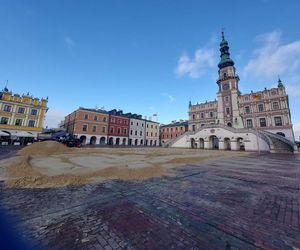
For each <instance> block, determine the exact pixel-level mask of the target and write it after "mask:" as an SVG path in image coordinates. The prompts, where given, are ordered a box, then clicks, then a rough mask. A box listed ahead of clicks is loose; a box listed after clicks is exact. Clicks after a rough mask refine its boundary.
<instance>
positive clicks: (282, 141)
mask: <svg viewBox="0 0 300 250" xmlns="http://www.w3.org/2000/svg"><path fill="white" fill-rule="evenodd" d="M259 133H261V134H263V135H265V137H266V138H267V139H268V141H269V145H270V149H271V152H272V153H297V152H298V147H297V145H296V143H295V142H292V141H290V140H288V139H286V138H285V137H283V136H281V135H278V134H273V133H271V132H268V131H259Z"/></svg>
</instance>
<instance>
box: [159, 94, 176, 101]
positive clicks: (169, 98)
mask: <svg viewBox="0 0 300 250" xmlns="http://www.w3.org/2000/svg"><path fill="white" fill-rule="evenodd" d="M161 95H162V96H164V97H166V98H167V99H168V101H169V102H174V101H175V97H174V96H172V95H170V94H168V93H162V94H161Z"/></svg>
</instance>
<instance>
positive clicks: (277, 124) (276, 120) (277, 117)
mask: <svg viewBox="0 0 300 250" xmlns="http://www.w3.org/2000/svg"><path fill="white" fill-rule="evenodd" d="M274 121H275V126H282V120H281V117H280V116H275V117H274Z"/></svg>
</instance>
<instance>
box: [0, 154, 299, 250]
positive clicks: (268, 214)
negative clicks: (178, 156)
mask: <svg viewBox="0 0 300 250" xmlns="http://www.w3.org/2000/svg"><path fill="white" fill-rule="evenodd" d="M175 171H176V176H174V177H166V178H154V179H150V180H147V181H118V180H114V181H108V182H106V183H99V184H89V185H83V186H73V187H61V188H35V189H22V188H15V189H6V188H4V185H3V183H2V184H1V196H0V208H6V209H8V211H9V214H10V215H12V216H13V223H14V224H13V225H14V228H15V229H16V231H17V232H18V233H19V234H20V235H22V237H24V238H25V239H27V240H29V242H31V244H32V245H33V246H38V247H39V248H42V249H299V248H300V212H299V208H300V206H299V202H300V197H299V189H300V182H299V176H300V156H297V155H275V154H266V155H259V156H257V155H250V156H241V157H232V158H226V159H219V160H213V161H208V162H204V163H201V164H199V165H189V166H184V167H180V168H176V170H175Z"/></svg>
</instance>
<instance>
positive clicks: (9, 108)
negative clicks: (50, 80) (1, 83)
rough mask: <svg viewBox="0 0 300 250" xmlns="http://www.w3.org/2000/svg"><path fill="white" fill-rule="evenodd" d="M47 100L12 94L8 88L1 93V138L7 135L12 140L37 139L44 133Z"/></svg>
mask: <svg viewBox="0 0 300 250" xmlns="http://www.w3.org/2000/svg"><path fill="white" fill-rule="evenodd" d="M47 103H48V98H47V99H44V98H42V99H38V98H33V97H32V96H29V93H28V94H27V95H22V96H20V95H18V94H14V95H13V94H12V93H11V92H9V91H8V89H7V88H4V89H3V90H2V91H1V92H0V136H2V137H3V136H5V135H6V134H7V135H8V136H9V137H10V138H11V139H12V140H20V139H21V138H37V134H38V133H39V132H41V131H42V128H43V122H44V117H45V114H46V112H47V110H48V108H47Z"/></svg>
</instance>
